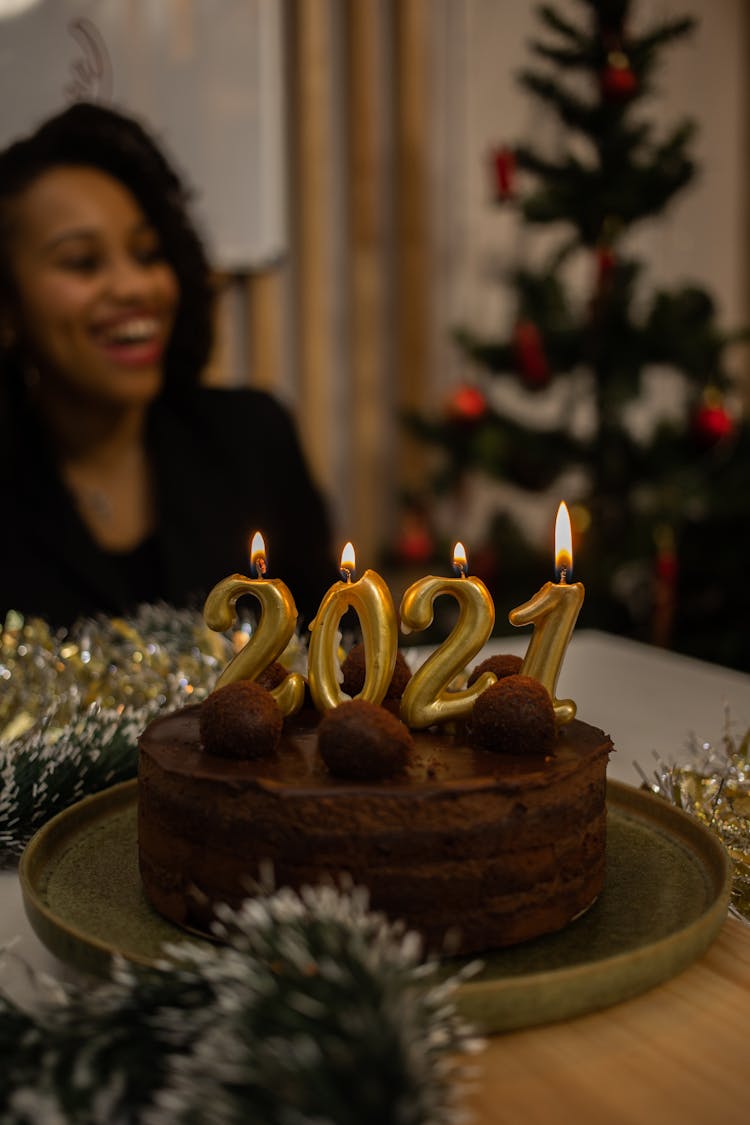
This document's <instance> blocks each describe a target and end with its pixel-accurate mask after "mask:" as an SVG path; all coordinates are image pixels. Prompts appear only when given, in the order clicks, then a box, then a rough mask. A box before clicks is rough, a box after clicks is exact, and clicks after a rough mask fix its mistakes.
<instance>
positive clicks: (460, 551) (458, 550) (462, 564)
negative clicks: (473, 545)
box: [453, 543, 468, 576]
mask: <svg viewBox="0 0 750 1125" xmlns="http://www.w3.org/2000/svg"><path fill="white" fill-rule="evenodd" d="M453 569H454V570H455V571H456V573H457V574H461V575H464V576H465V575H466V572H467V570H468V560H467V558H466V548H465V547H464V545H463V543H456V545H455V547H454V548H453Z"/></svg>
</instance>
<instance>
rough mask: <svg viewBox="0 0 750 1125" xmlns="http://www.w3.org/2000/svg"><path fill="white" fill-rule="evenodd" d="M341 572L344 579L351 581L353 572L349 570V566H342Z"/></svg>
mask: <svg viewBox="0 0 750 1125" xmlns="http://www.w3.org/2000/svg"><path fill="white" fill-rule="evenodd" d="M339 574H340V575H341V578H342V581H344V582H351V580H352V572H351V571H350V570H349V568H348V567H346V566H342V568H341V570H340V571H339Z"/></svg>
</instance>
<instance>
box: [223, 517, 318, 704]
mask: <svg viewBox="0 0 750 1125" xmlns="http://www.w3.org/2000/svg"><path fill="white" fill-rule="evenodd" d="M250 566H251V569H252V571H253V573H254V575H256V577H253V578H247V577H246V576H245V575H244V574H230V575H229V577H228V578H223V579H222V580H221V582H218V583H217V584H216V585H215V586H214V588H213V590H212V591H211V593H210V594H209V595H208V597H207V598H206V602H205V605H204V607H203V619H204V621H205V622H206V624H207V625H208V627H209V629H215V630H217V632H224V631H225V630H226V629H229V628H231V626H232V622H233V621H234V619H235V612H236V610H235V607H236V604H237V599H238V598H241V597H242V595H243V594H252V595H253V597H255V598H256V600H257V601H258V602H260V607H261V614H260V620H259V621H258V624H257V626H256V628H255V630H254V632H253V633H252V634H251V636H250V639H249V641H248V642H247V644H246V645H245V647H244V648H242V649H240V651H239V652H238V653H237V655H236V656H235V657H234V659H233V660H232V661H231V662H230V663H229V664H228V665H227V667H226V668H225V669H224V671H223V672H222V674H221V675H220V676H219V679H218V680H217V682H216V687H217V688H218V687H223V686H224V685H225V684H231V683H233V682H234V681H235V680H243V679H245V680H254V679H255V678H256V676H259V675H260V673H261V672H262V671H263V669H264V668H267V667H268V665H269V664H271V663H273V661H274V660H277V659H278V657H279V656H280V655H281V653H282V652H283V651H284V649H285V648H286V646H287V645H288V644H289V641H290V640H291V639H292V636H293V635H294V630H295V629H296V627H297V607H296V605H295V604H294V598H293V597H292V595H291V592H290V590H289V587H288V586H286V585H285V583H283V582H281V581H280V580H279V579H277V578H266V545H265V543H264V541H263V536H262V535H261V534H260V532H258V531H256V533H255V535H254V536H253V540H252V544H251V546H250ZM271 694H272V695H273V696H274V698H275V699H276V702H277V703H278V705H279V707H280V708H281V712H282V714H283V715H293V714H295V712H297V711H299V709H300V707H301V706H302V703H303V701H304V698H305V681H304V680H303V678H302V676H300V675H299V674H298V673H297V672H292V673H290V674H289V675H288V676H287V677H286V678H285V679H284V680H282V682H281V683H280V684H279V686H278V687H277V688H274V690H273V691H272V692H271Z"/></svg>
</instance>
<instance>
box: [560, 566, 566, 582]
mask: <svg viewBox="0 0 750 1125" xmlns="http://www.w3.org/2000/svg"><path fill="white" fill-rule="evenodd" d="M567 584H568V568H567V566H561V567H560V585H561V586H567Z"/></svg>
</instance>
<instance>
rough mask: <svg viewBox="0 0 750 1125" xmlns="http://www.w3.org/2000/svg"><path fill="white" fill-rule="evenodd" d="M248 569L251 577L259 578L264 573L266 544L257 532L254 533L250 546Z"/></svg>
mask: <svg viewBox="0 0 750 1125" xmlns="http://www.w3.org/2000/svg"><path fill="white" fill-rule="evenodd" d="M250 568H251V570H252V572H253V575H258V576H259V577H261V578H262V577H263V575H264V574H265V573H266V544H265V541H264V539H263V536H262V535H261V533H260V532H259V531H256V532H255V535H253V539H252V543H251V544H250Z"/></svg>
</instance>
